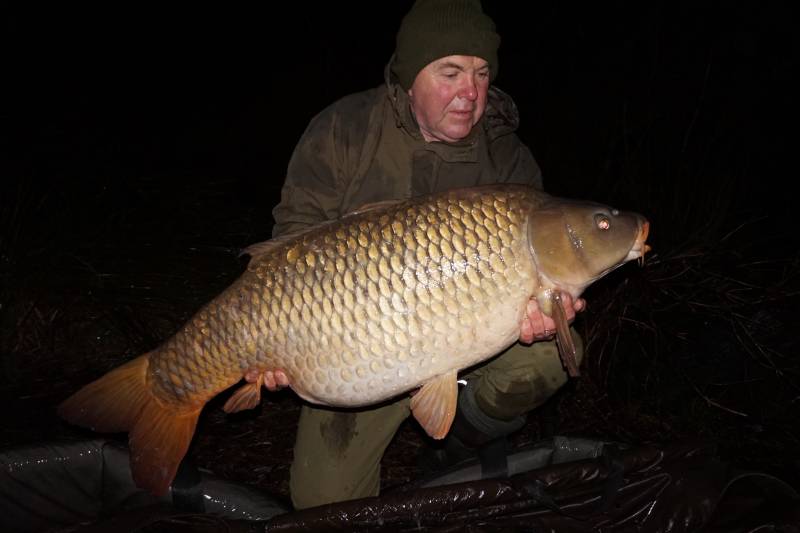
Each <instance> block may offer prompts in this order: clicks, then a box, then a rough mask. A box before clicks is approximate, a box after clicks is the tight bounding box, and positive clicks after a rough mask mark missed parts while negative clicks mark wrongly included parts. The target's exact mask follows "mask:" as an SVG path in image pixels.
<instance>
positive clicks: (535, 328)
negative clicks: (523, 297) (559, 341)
mask: <svg viewBox="0 0 800 533" xmlns="http://www.w3.org/2000/svg"><path fill="white" fill-rule="evenodd" d="M561 301H562V302H563V303H564V310H565V311H566V314H567V321H568V322H569V323H570V324H571V323H572V321H573V320H574V319H575V313H579V312H581V311H583V310H584V309H585V308H586V301H585V300H584V299H583V298H578V299H577V300H575V302H574V303H573V302H572V296H570V295H569V294H567V293H562V294H561ZM555 333H556V323H555V322H554V321H553V319H552V318H550V317H549V316H547V315H545V314H544V313H542V311H541V309H539V302H537V301H536V298H531V299H530V300H528V307H527V309H526V312H525V317H524V318H523V319H522V324H521V325H520V328H519V342H521V343H523V344H531V343H533V342H536V341H543V340H548V339H552V338H553V335H555Z"/></svg>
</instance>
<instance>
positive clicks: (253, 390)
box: [222, 374, 264, 413]
mask: <svg viewBox="0 0 800 533" xmlns="http://www.w3.org/2000/svg"><path fill="white" fill-rule="evenodd" d="M263 384H264V375H263V374H259V375H258V377H257V378H256V380H255V381H250V382H248V383H245V384H244V385H242V386H241V387H239V388H238V389H237V390H236V392H234V393H233V395H231V397H230V398H228V401H227V402H225V405H223V406H222V410H223V411H225V412H226V413H238V412H239V411H244V410H245V409H252V408H254V407H256V406H257V405H258V404H259V403H260V402H261V386H262V385H263Z"/></svg>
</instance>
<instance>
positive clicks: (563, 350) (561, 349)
mask: <svg viewBox="0 0 800 533" xmlns="http://www.w3.org/2000/svg"><path fill="white" fill-rule="evenodd" d="M553 321H554V322H555V323H556V344H558V353H559V355H560V356H561V362H562V363H564V366H565V367H566V369H567V373H568V374H569V375H570V377H573V378H574V377H577V376H580V374H581V373H580V370H579V369H578V361H577V359H576V358H575V356H576V354H577V350H576V349H575V343H574V342H573V340H572V334H571V333H570V332H569V322H568V321H567V312H566V311H565V310H564V302H563V301H562V300H561V295H560V293H558V292H555V293H554V295H553Z"/></svg>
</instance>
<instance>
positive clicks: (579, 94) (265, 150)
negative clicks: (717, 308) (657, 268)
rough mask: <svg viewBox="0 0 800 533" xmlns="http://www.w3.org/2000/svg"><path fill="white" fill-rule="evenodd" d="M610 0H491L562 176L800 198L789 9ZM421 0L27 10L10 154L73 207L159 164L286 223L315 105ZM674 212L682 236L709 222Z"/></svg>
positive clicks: (731, 199) (511, 63) (179, 188)
mask: <svg viewBox="0 0 800 533" xmlns="http://www.w3.org/2000/svg"><path fill="white" fill-rule="evenodd" d="M290 4H291V3H290ZM606 4H607V5H602V6H593V7H592V6H589V7H587V6H584V5H582V4H581V3H559V4H558V6H548V5H547V4H546V3H545V4H539V3H537V4H535V5H531V6H527V7H525V8H523V7H522V5H517V4H516V3H513V2H487V5H486V10H487V11H488V12H489V13H490V14H491V15H492V16H493V17H494V19H495V20H496V23H497V26H498V30H499V32H500V33H501V35H502V38H503V42H502V46H501V49H500V63H501V67H500V74H499V77H498V79H497V80H496V83H497V85H498V86H499V87H501V88H503V89H504V90H505V91H506V92H508V93H510V94H511V95H512V96H513V97H514V98H515V99H516V101H517V104H518V106H519V108H520V111H521V116H522V122H521V128H520V135H521V136H522V138H523V139H524V140H525V141H526V142H527V143H528V144H529V145H530V146H531V148H532V151H533V153H534V155H535V157H536V158H537V160H538V161H539V162H540V164H541V166H542V168H543V170H544V173H545V177H546V180H547V181H546V184H547V188H548V189H549V190H550V191H552V192H554V193H558V194H567V195H578V196H581V195H582V196H591V197H593V198H594V199H597V200H602V201H617V202H619V201H621V202H623V203H624V204H626V205H625V206H624V207H628V208H635V209H638V210H640V211H643V212H645V213H647V214H649V215H650V216H651V217H652V216H654V215H664V214H665V213H664V212H665V211H669V217H672V216H675V215H676V214H677V213H675V211H677V210H679V209H681V208H679V206H683V209H685V208H688V209H690V210H692V212H691V213H685V212H684V213H681V215H680V216H681V217H686V216H691V217H692V218H694V219H695V220H699V219H701V218H703V217H707V218H713V216H712V215H711V214H710V213H709V211H711V210H716V209H719V208H720V207H721V208H722V209H727V208H728V206H729V204H731V203H733V204H735V207H736V208H741V209H744V210H748V211H772V210H773V209H774V207H781V208H782V207H784V205H785V204H783V202H782V201H781V199H780V196H782V195H780V194H779V193H778V194H776V192H777V191H775V190H774V189H773V188H771V186H774V185H775V184H777V183H778V181H779V180H780V179H789V181H790V182H791V178H793V176H792V172H791V171H790V170H789V168H785V167H782V166H781V164H782V163H779V159H780V157H781V156H782V154H784V153H785V152H786V151H787V150H788V149H789V148H790V146H789V144H788V142H789V141H788V138H787V137H786V132H787V131H789V130H790V129H791V127H792V124H791V122H790V117H789V116H788V110H789V108H790V106H791V105H792V104H793V100H794V98H795V95H794V93H793V92H792V88H791V87H790V84H789V81H790V79H791V76H792V74H793V73H794V71H795V70H796V67H797V56H796V55H795V54H794V53H793V52H794V51H793V50H792V48H791V45H792V44H793V42H791V41H790V37H791V31H792V27H791V26H792V17H791V16H790V15H789V12H788V10H785V9H782V8H781V7H780V4H773V3H765V4H764V5H761V4H760V3H757V2H734V3H716V2H678V3H674V2H643V3H637V2H611V3H606ZM409 6H410V2H408V1H403V2H342V3H319V4H317V3H312V4H309V5H306V4H299V3H298V5H297V6H292V7H286V5H282V6H281V7H270V8H269V9H264V10H260V9H259V10H247V9H244V8H224V9H222V8H192V9H185V10H162V9H144V8H132V7H131V8H129V9H125V10H121V9H113V10H112V9H108V8H106V9H104V8H75V7H70V8H63V7H61V8H52V9H47V10H44V9H43V10H41V11H39V12H35V13H24V14H17V13H12V14H11V16H10V18H8V19H7V20H6V22H5V24H6V25H7V31H6V32H5V33H6V40H7V46H6V58H7V60H6V62H5V67H4V70H5V72H4V78H5V80H6V81H5V82H4V86H5V87H6V88H7V89H11V91H10V94H9V95H8V96H7V97H6V99H5V104H4V106H3V107H4V112H3V114H4V118H5V120H4V122H5V124H6V126H10V127H9V128H8V129H7V130H6V133H5V136H6V140H7V141H8V144H7V146H8V148H10V150H9V151H10V154H9V155H10V162H9V163H10V166H9V167H6V170H5V171H4V173H6V175H7V176H8V177H10V178H12V180H14V181H24V182H28V183H29V184H30V185H29V187H30V188H31V189H37V190H47V193H48V194H56V195H58V197H59V201H63V202H64V205H66V206H79V205H81V204H82V203H83V201H84V200H86V199H87V196H93V195H97V194H103V193H102V191H104V190H109V189H110V190H111V191H110V192H108V193H107V194H109V195H112V197H109V198H104V199H105V200H107V201H108V204H107V206H108V208H109V209H113V208H114V207H116V206H118V205H121V204H124V203H125V202H124V198H115V197H113V194H114V191H124V192H121V194H122V196H126V194H127V190H126V187H131V188H133V189H137V188H139V187H140V186H142V185H141V183H142V182H145V183H147V187H148V188H150V187H160V186H162V185H163V187H164V190H163V191H160V192H159V194H163V195H164V196H165V198H164V202H165V204H167V203H169V202H173V203H177V204H180V202H181V201H182V200H181V199H182V197H183V196H184V195H185V192H186V191H187V190H190V189H191V188H192V187H204V186H205V185H206V184H207V183H209V182H217V181H225V182H226V183H227V185H226V186H225V192H226V193H227V194H231V195H232V197H231V200H234V201H235V203H236V204H237V205H238V207H239V208H242V209H249V208H252V209H255V210H257V211H259V212H261V213H263V219H262V220H261V222H260V224H259V226H260V228H258V229H257V228H255V227H254V229H253V230H254V231H255V232H258V233H259V236H261V235H268V231H269V226H270V224H271V217H270V209H271V208H272V207H273V205H274V204H275V203H276V201H277V199H278V193H279V188H280V185H281V182H282V179H283V176H284V172H285V168H286V165H287V162H288V158H289V156H290V153H291V150H292V148H293V146H294V144H295V143H296V141H297V139H298V138H299V136H300V134H301V133H302V131H303V129H304V128H305V126H306V124H307V123H308V120H309V119H310V118H311V117H312V116H313V115H314V114H315V113H317V112H319V111H320V110H321V109H322V108H324V107H325V106H326V105H328V104H329V103H331V102H333V101H334V100H336V99H337V98H339V97H341V96H343V95H345V94H347V93H350V92H354V91H358V90H362V89H365V88H368V87H372V86H375V85H378V84H380V83H381V82H382V79H383V67H384V65H385V63H386V62H387V60H388V58H389V56H390V54H391V53H392V50H393V39H394V33H395V31H396V28H397V26H398V24H399V20H400V18H401V17H402V15H403V14H404V13H405V11H406V10H407V9H408V7H409ZM166 196H171V198H169V201H167V199H166ZM634 198H635V199H634ZM118 201H119V203H118ZM208 207H209V210H213V209H215V208H217V207H218V206H214V205H209V206H208ZM695 211H696V212H695ZM84 215H85V216H89V214H88V213H84ZM668 220H669V219H668ZM659 222H660V221H659ZM654 231H655V232H656V235H658V236H659V237H664V236H665V233H667V232H668V233H669V236H668V237H666V238H668V239H669V240H670V241H675V242H677V241H680V240H681V239H682V238H684V237H685V236H686V234H687V233H689V232H688V231H687V227H686V226H678V227H674V228H669V227H668V226H667V225H666V224H654Z"/></svg>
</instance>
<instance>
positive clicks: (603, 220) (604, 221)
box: [594, 215, 611, 230]
mask: <svg viewBox="0 0 800 533" xmlns="http://www.w3.org/2000/svg"><path fill="white" fill-rule="evenodd" d="M594 223H595V224H597V227H598V228H600V229H602V230H607V229H608V228H610V227H611V221H610V220H609V219H608V217H607V216H606V215H595V216H594Z"/></svg>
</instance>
